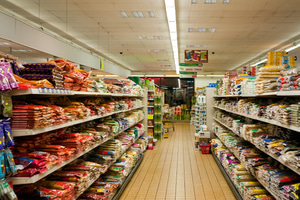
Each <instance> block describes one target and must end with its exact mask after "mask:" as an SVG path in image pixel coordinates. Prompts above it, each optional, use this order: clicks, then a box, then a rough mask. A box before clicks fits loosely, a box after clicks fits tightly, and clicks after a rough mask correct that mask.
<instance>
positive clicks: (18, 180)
mask: <svg viewBox="0 0 300 200" xmlns="http://www.w3.org/2000/svg"><path fill="white" fill-rule="evenodd" d="M143 120H144V119H141V120H139V121H138V122H137V123H135V124H133V125H130V126H128V127H127V128H125V129H124V130H121V131H119V132H118V133H117V134H116V135H115V136H117V135H119V134H120V133H122V132H124V131H126V130H127V129H129V128H131V127H133V126H135V125H136V124H138V123H140V122H142V121H143ZM115 136H111V137H109V138H107V139H106V140H104V141H102V142H100V143H97V144H94V145H93V146H91V147H90V148H88V149H86V150H85V151H83V152H81V153H80V154H78V155H76V156H74V157H73V158H71V159H70V160H67V161H64V162H63V163H61V164H59V165H56V166H54V167H52V168H50V169H49V170H47V171H46V172H44V173H42V174H37V175H35V176H33V177H12V178H10V180H12V182H13V185H23V184H32V183H36V182H37V181H39V180H41V179H42V178H45V177H46V176H48V175H50V174H52V173H53V172H55V171H57V170H58V169H60V168H62V167H64V166H65V165H67V164H70V163H71V162H73V161H74V160H76V159H77V158H79V157H81V156H83V155H84V154H86V153H88V152H90V151H91V150H93V149H95V148H96V147H98V146H100V145H101V144H103V143H105V142H107V141H108V140H110V139H113V138H114V137H115ZM122 154H123V153H122Z"/></svg>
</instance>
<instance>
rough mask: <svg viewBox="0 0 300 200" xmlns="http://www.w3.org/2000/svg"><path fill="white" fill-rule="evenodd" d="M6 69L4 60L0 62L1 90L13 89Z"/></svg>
mask: <svg viewBox="0 0 300 200" xmlns="http://www.w3.org/2000/svg"><path fill="white" fill-rule="evenodd" d="M4 70H5V66H4V62H0V90H2V91H5V90H10V89H11V87H10V84H9V81H8V79H7V77H6V76H5V71H4Z"/></svg>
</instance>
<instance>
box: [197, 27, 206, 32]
mask: <svg viewBox="0 0 300 200" xmlns="http://www.w3.org/2000/svg"><path fill="white" fill-rule="evenodd" d="M197 31H198V32H202V33H203V32H206V28H198V29H197Z"/></svg>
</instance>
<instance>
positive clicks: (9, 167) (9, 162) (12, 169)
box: [4, 149, 17, 176]
mask: <svg viewBox="0 0 300 200" xmlns="http://www.w3.org/2000/svg"><path fill="white" fill-rule="evenodd" d="M4 156H5V168H6V175H7V176H13V175H15V174H17V167H16V164H15V161H14V158H13V154H12V152H11V150H10V149H5V150H4Z"/></svg>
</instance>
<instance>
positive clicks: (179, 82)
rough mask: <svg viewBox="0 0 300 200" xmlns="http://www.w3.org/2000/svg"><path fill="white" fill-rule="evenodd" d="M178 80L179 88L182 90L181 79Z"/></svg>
mask: <svg viewBox="0 0 300 200" xmlns="http://www.w3.org/2000/svg"><path fill="white" fill-rule="evenodd" d="M177 80H178V88H179V89H180V88H181V81H180V78H179V79H177Z"/></svg>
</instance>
